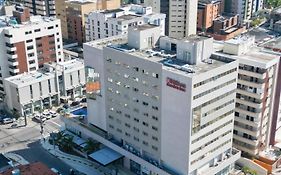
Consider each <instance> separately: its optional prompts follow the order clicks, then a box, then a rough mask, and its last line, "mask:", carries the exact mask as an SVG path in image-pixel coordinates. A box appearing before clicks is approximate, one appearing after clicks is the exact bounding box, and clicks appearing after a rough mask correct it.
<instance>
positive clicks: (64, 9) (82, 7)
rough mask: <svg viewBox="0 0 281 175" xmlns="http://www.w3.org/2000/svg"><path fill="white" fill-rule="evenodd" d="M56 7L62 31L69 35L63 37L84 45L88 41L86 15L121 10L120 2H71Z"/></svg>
mask: <svg viewBox="0 0 281 175" xmlns="http://www.w3.org/2000/svg"><path fill="white" fill-rule="evenodd" d="M56 6H57V7H58V8H57V9H56V11H57V13H58V18H59V19H60V20H61V23H62V27H63V28H62V31H67V34H66V35H63V37H64V38H65V39H69V40H72V41H76V42H78V43H79V44H82V43H83V42H85V40H86V36H85V15H86V14H88V13H90V12H92V11H95V10H102V9H107V10H111V9H116V8H119V7H120V0H108V1H93V0H78V1H73V0H69V1H64V2H58V4H57V5H56Z"/></svg>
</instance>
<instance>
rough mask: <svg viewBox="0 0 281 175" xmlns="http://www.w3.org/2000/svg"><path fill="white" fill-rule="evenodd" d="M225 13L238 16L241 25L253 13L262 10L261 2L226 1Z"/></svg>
mask: <svg viewBox="0 0 281 175" xmlns="http://www.w3.org/2000/svg"><path fill="white" fill-rule="evenodd" d="M225 5H226V8H225V10H226V12H228V13H234V14H239V21H240V22H241V23H244V22H247V21H248V20H250V19H251V18H252V16H253V15H254V13H256V12H257V11H259V10H261V9H263V0H226V1H225Z"/></svg>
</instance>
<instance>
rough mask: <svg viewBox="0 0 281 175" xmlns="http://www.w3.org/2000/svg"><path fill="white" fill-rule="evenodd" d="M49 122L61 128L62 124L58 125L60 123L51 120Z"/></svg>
mask: <svg viewBox="0 0 281 175" xmlns="http://www.w3.org/2000/svg"><path fill="white" fill-rule="evenodd" d="M49 122H50V123H53V124H55V125H57V126H58V127H61V125H60V124H58V123H56V122H54V121H51V120H49Z"/></svg>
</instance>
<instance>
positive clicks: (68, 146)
mask: <svg viewBox="0 0 281 175" xmlns="http://www.w3.org/2000/svg"><path fill="white" fill-rule="evenodd" d="M59 146H60V148H61V149H62V150H63V151H65V152H71V151H72V150H73V147H74V143H73V136H64V137H62V139H61V140H60V145H59Z"/></svg>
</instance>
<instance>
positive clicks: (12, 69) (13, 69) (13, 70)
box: [9, 66, 20, 74]
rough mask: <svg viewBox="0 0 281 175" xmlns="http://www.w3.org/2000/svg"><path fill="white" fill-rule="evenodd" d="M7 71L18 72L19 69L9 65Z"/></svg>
mask: <svg viewBox="0 0 281 175" xmlns="http://www.w3.org/2000/svg"><path fill="white" fill-rule="evenodd" d="M9 72H12V73H14V74H17V73H19V72H20V70H19V69H18V68H14V67H13V66H9Z"/></svg>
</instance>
